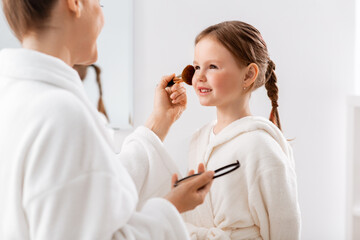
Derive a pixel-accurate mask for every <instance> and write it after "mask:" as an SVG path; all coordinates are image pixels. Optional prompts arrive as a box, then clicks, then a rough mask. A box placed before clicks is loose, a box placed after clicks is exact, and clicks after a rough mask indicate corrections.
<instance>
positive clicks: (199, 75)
mask: <svg viewBox="0 0 360 240" xmlns="http://www.w3.org/2000/svg"><path fill="white" fill-rule="evenodd" d="M194 78H195V79H196V81H199V82H205V81H206V77H205V74H204V72H203V71H201V70H200V71H197V72H195V75H194ZM193 80H194V79H193Z"/></svg>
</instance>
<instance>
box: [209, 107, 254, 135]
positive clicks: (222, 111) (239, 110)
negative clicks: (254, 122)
mask: <svg viewBox="0 0 360 240" xmlns="http://www.w3.org/2000/svg"><path fill="white" fill-rule="evenodd" d="M216 110H217V111H216V115H217V122H216V124H215V126H214V134H218V133H219V132H220V131H221V130H223V129H224V128H225V127H227V126H228V125H229V124H230V123H232V122H234V121H236V120H238V119H240V118H243V117H247V116H251V112H250V108H249V105H248V104H245V105H244V106H240V107H239V105H235V106H233V107H231V106H228V107H226V108H220V107H217V109H216Z"/></svg>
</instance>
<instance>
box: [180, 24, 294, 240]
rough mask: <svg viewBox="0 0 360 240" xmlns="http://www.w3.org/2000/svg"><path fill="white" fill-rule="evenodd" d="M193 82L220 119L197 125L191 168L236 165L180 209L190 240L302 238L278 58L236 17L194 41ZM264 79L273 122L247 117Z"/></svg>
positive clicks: (201, 96)
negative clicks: (199, 201)
mask: <svg viewBox="0 0 360 240" xmlns="http://www.w3.org/2000/svg"><path fill="white" fill-rule="evenodd" d="M194 67H195V70H196V71H195V74H194V77H193V87H194V89H195V92H196V94H197V96H198V98H199V101H200V104H201V105H203V106H215V107H216V110H217V120H216V121H214V122H211V123H209V124H207V125H205V126H204V127H203V128H201V129H200V130H198V131H197V132H196V133H195V134H194V136H193V139H192V142H191V145H190V146H191V147H190V158H189V159H190V168H192V169H194V166H195V165H197V164H199V163H203V164H204V165H205V168H206V169H212V170H214V169H217V168H220V167H222V166H224V165H228V164H231V163H234V162H236V161H237V160H238V161H239V162H240V163H241V167H240V168H239V169H237V170H235V171H234V172H231V173H229V174H228V175H225V176H222V177H221V178H218V179H216V180H215V181H214V182H213V186H212V189H211V191H210V193H209V195H208V196H207V197H206V199H205V203H204V204H203V205H200V206H198V207H197V208H196V209H195V210H193V211H190V212H188V213H185V214H184V218H185V220H186V221H187V226H188V230H189V231H190V234H191V237H192V239H221V240H226V239H236V240H239V239H273V240H282V239H283V240H296V239H299V238H300V211H299V205H298V200H297V184H296V175H295V170H294V160H293V156H292V150H291V148H290V146H289V144H288V142H287V140H286V139H285V138H284V136H283V134H282V132H281V125H280V118H279V114H278V110H277V108H278V104H277V100H278V88H277V85H276V81H277V79H276V75H275V64H274V63H273V61H272V60H271V59H270V58H269V54H268V51H267V47H266V44H265V42H264V40H263V38H262V36H261V34H260V32H259V31H258V30H257V29H255V28H254V27H253V26H251V25H249V24H246V23H244V22H240V21H230V22H223V23H220V24H217V25H214V26H210V27H208V28H207V29H205V30H204V31H202V32H201V33H200V34H199V35H198V36H197V38H196V40H195V57H194ZM263 85H265V87H266V89H267V94H268V96H269V98H270V101H271V104H272V110H271V114H270V121H269V120H267V119H265V118H262V117H258V116H252V115H251V111H250V107H249V100H250V96H251V93H252V92H253V91H254V90H256V89H257V88H259V87H261V86H263Z"/></svg>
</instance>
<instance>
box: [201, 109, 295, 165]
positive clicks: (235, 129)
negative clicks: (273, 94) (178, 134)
mask: <svg viewBox="0 0 360 240" xmlns="http://www.w3.org/2000/svg"><path fill="white" fill-rule="evenodd" d="M215 124H216V121H213V122H211V123H209V124H208V125H206V126H205V127H204V128H202V129H201V130H200V131H205V132H207V133H208V135H205V138H203V139H200V145H201V146H202V147H203V149H207V150H206V153H205V156H204V163H205V164H206V165H207V163H208V161H209V159H210V156H211V153H212V152H213V150H214V149H215V148H216V147H217V146H219V145H221V144H224V143H226V142H229V141H231V140H232V139H233V138H236V137H237V136H239V135H241V134H244V133H247V132H252V131H258V130H262V131H265V132H267V133H268V134H269V135H270V136H271V137H272V138H274V140H275V141H276V142H277V143H278V144H279V145H280V147H281V149H282V150H283V152H284V153H285V154H286V156H288V157H290V158H292V152H291V149H290V148H289V145H288V142H287V140H286V139H285V138H284V136H283V134H282V132H281V131H280V129H279V128H278V127H277V126H275V125H274V124H273V123H272V122H270V121H269V120H267V119H265V118H263V117H259V116H248V117H243V118H240V119H238V120H236V121H234V122H232V123H230V124H229V125H228V126H226V127H225V128H224V129H223V130H221V132H219V133H218V134H217V135H215V137H214V139H213V141H211V142H209V137H210V136H209V134H210V132H211V131H213V127H214V125H215ZM200 135H201V134H200Z"/></svg>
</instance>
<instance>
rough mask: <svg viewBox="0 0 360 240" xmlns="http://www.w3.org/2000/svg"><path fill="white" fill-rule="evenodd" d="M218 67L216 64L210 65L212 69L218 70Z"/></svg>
mask: <svg viewBox="0 0 360 240" xmlns="http://www.w3.org/2000/svg"><path fill="white" fill-rule="evenodd" d="M217 68H218V67H217V66H215V65H214V64H211V65H210V69H217Z"/></svg>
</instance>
